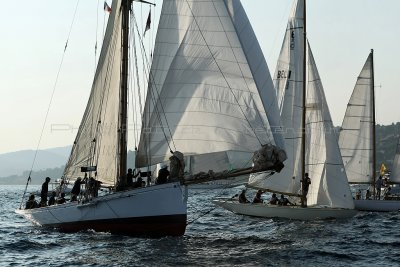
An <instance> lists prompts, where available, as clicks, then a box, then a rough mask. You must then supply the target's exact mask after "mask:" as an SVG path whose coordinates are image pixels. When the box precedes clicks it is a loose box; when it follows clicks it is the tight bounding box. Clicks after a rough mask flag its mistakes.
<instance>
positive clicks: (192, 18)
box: [136, 0, 283, 171]
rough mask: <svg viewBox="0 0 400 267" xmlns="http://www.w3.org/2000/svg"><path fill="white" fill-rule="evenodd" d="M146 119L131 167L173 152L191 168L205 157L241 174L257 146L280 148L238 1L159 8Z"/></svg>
mask: <svg viewBox="0 0 400 267" xmlns="http://www.w3.org/2000/svg"><path fill="white" fill-rule="evenodd" d="M144 113H145V114H144V116H143V118H144V119H143V130H142V133H141V139H140V144H139V149H138V156H137V158H136V166H137V167H144V166H148V165H155V164H156V163H159V162H162V161H166V160H168V158H169V156H170V153H169V151H170V150H179V151H181V152H182V153H184V154H185V155H186V156H189V155H192V157H191V163H194V162H199V161H200V162H203V160H200V159H198V160H197V161H196V155H199V157H202V155H203V156H204V155H206V157H207V161H213V159H215V160H214V161H216V160H220V159H223V160H222V161H221V163H222V164H217V165H220V166H221V165H225V166H224V167H223V168H226V169H227V168H243V167H246V166H244V165H246V164H247V165H250V164H251V157H252V154H253V152H254V151H256V150H257V149H258V148H259V147H260V144H266V143H271V144H276V145H278V146H279V147H281V148H282V147H283V140H282V137H281V136H280V134H279V133H271V130H270V129H271V127H280V119H279V111H278V105H277V102H276V97H275V92H274V88H273V85H272V80H271V77H270V76H269V71H268V67H267V64H266V62H265V59H264V56H263V54H262V52H261V48H260V46H259V44H258V41H257V39H256V37H255V34H254V32H253V30H252V28H251V25H250V23H249V21H248V18H247V16H246V14H245V11H244V10H243V7H242V5H241V4H240V1H238V0H208V1H191V0H164V1H163V7H162V11H161V17H160V23H159V27H158V32H157V37H156V44H155V49H154V56H153V63H152V67H151V75H150V81H149V86H148V93H147V99H146V105H145V108H144ZM167 140H168V141H167ZM237 153H239V154H240V155H237ZM193 157H194V158H193ZM243 157H244V158H245V160H239V161H237V160H236V159H238V158H243ZM230 159H233V160H230ZM235 161H237V162H238V163H237V164H238V166H236V165H235V164H234V162H235ZM207 165H208V164H207ZM226 165H230V166H226ZM195 168H198V166H197V167H195ZM200 169H201V168H200ZM203 171H204V170H203ZM205 171H208V169H205Z"/></svg>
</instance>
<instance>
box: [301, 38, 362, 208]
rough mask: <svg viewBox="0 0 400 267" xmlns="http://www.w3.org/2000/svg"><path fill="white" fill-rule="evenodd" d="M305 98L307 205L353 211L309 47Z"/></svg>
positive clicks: (335, 140) (326, 106) (334, 135)
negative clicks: (309, 178)
mask: <svg viewBox="0 0 400 267" xmlns="http://www.w3.org/2000/svg"><path fill="white" fill-rule="evenodd" d="M307 56H308V57H307V58H308V84H307V99H306V159H305V160H306V172H308V173H309V176H310V177H311V185H310V188H309V191H308V194H307V205H308V206H313V205H322V206H329V207H332V208H345V209H354V203H353V198H352V195H351V191H350V187H349V184H348V182H347V176H346V172H345V170H344V166H343V161H342V157H341V154H340V149H339V145H338V136H337V134H336V131H335V128H334V126H333V123H332V119H331V115H330V112H329V108H328V104H327V102H326V98H325V93H324V88H323V87H322V82H321V78H320V77H319V74H318V70H317V66H316V64H315V61H314V56H313V54H312V51H311V48H310V46H309V45H308V54H307Z"/></svg>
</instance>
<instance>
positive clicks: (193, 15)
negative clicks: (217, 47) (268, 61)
mask: <svg viewBox="0 0 400 267" xmlns="http://www.w3.org/2000/svg"><path fill="white" fill-rule="evenodd" d="M185 2H186V4H187V6H188V8H189V10H190V12H191V14H192V17H193V20H194V22H195V23H196V26H197V28H198V29H199V33H200V35H201V37H202V38H203V41H204V43H205V44H206V47H207V49H208V51H209V52H210V55H211V57H212V59H213V60H214V62H215V64H216V65H217V68H218V70H219V72H220V73H221V75H222V77H223V79H224V80H225V82H226V85H227V86H228V88H229V89H230V90H231V93H232V95H233V97H234V99H235V101H236V102H237V103H239V101H238V99H237V97H236V95H235V94H234V93H233V90H232V89H231V86H230V84H229V82H228V79H227V78H226V76H225V74H224V72H223V71H222V69H221V67H220V65H219V64H218V62H217V59H216V58H215V56H214V54H213V53H212V51H211V48H210V46H209V45H208V43H207V41H206V38H205V36H204V34H203V31H202V30H201V28H200V25H199V23H198V22H197V19H196V16H195V14H194V12H193V10H192V8H191V6H190V4H189V2H188V1H187V0H186V1H185ZM217 14H218V13H217ZM218 17H219V16H218ZM239 109H240V111H241V112H242V114H243V116H244V118H245V119H246V121H247V123H248V124H249V126H250V128H251V129H252V130H253V133H254V135H255V136H256V138H257V140H258V142H259V143H260V145H262V143H261V140H260V139H259V138H258V136H257V134H256V132H255V129H253V127H252V126H251V123H250V121H249V120H248V118H247V117H246V114H245V113H244V111H243V109H242V108H241V107H240V106H239Z"/></svg>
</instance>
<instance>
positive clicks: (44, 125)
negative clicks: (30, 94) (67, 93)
mask: <svg viewBox="0 0 400 267" xmlns="http://www.w3.org/2000/svg"><path fill="white" fill-rule="evenodd" d="M79 1H80V0H77V2H76V6H75V11H74V15H73V17H72V22H71V25H70V28H69V32H68V36H67V41H66V42H65V46H64V51H63V54H62V56H61V62H60V65H59V67H58V71H57V75H56V80H55V82H54V85H53V91H52V93H51V97H50V101H49V105H48V107H47V111H46V115H45V118H44V122H43V126H42V130H41V132H40V136H39V140H38V143H37V146H36V151H35V155H34V156H33V161H32V165H31V169H30V171H29V175H28V179H27V182H26V186H25V190H24V194H23V195H22V199H21V204H20V209H21V207H22V202H23V201H24V198H25V195H26V190H27V189H28V183H29V182H30V181H31V174H32V170H33V167H34V166H35V163H36V158H37V154H38V150H39V147H40V143H41V141H42V137H43V133H44V129H45V127H46V123H47V118H48V116H49V112H50V107H51V104H52V102H53V97H54V93H55V91H56V88H57V84H58V78H59V76H60V72H61V68H62V65H63V62H64V58H65V54H66V50H67V47H68V41H69V38H70V36H71V31H72V27H73V25H74V22H75V18H76V13H77V10H78V6H79Z"/></svg>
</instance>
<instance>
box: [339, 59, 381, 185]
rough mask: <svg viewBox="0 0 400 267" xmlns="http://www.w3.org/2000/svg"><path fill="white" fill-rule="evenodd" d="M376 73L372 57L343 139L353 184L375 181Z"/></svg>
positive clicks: (359, 83)
mask: <svg viewBox="0 0 400 267" xmlns="http://www.w3.org/2000/svg"><path fill="white" fill-rule="evenodd" d="M372 71H373V67H372V53H371V54H370V55H369V56H368V58H367V61H366V62H365V64H364V67H363V68H362V70H361V73H360V75H359V76H358V78H357V83H356V85H355V87H354V90H353V93H352V95H351V98H350V101H349V103H348V104H347V109H346V114H345V116H344V119H343V123H342V128H341V132H340V136H339V146H340V150H341V153H342V157H343V163H344V165H345V168H346V173H347V176H348V179H349V182H350V183H372V181H373V179H374V177H373V176H372V175H373V153H374V151H373V131H374V125H373V107H372V105H373V99H372V89H373V84H372Z"/></svg>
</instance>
